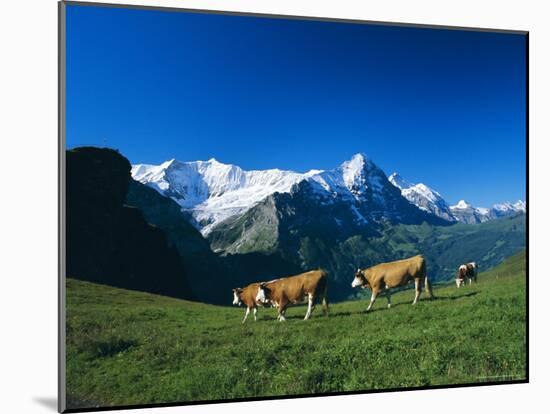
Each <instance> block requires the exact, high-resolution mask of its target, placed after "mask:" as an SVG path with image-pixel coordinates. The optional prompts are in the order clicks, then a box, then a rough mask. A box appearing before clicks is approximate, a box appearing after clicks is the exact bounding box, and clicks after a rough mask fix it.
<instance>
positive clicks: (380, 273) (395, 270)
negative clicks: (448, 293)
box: [351, 255, 434, 311]
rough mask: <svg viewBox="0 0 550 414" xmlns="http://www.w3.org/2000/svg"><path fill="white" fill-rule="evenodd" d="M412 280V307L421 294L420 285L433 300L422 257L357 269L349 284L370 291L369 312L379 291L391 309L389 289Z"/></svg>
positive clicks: (424, 261) (424, 260)
mask: <svg viewBox="0 0 550 414" xmlns="http://www.w3.org/2000/svg"><path fill="white" fill-rule="evenodd" d="M413 280H414V287H415V290H416V294H415V296H414V301H413V303H412V304H413V305H415V304H416V302H418V298H419V297H420V293H421V292H422V284H423V283H425V284H426V289H427V290H428V293H429V295H430V297H431V298H434V294H433V292H432V287H431V284H430V281H429V279H428V276H426V259H424V256H422V255H418V256H414V257H410V258H408V259H403V260H397V261H395V262H388V263H381V264H378V265H376V266H373V267H369V268H368V269H363V270H361V269H357V272H355V278H354V279H353V282H352V283H351V287H358V286H360V287H361V288H363V289H364V288H367V287H369V288H370V289H371V291H372V295H371V298H370V303H369V307H368V308H367V311H370V310H371V308H372V305H374V301H375V300H376V297H377V296H378V294H379V293H380V292H381V291H384V292H385V294H386V298H387V299H388V308H390V307H391V296H390V288H394V287H397V286H403V285H406V284H407V283H409V282H411V281H413Z"/></svg>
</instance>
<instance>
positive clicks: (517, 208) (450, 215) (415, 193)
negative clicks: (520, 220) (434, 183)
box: [388, 172, 526, 224]
mask: <svg viewBox="0 0 550 414" xmlns="http://www.w3.org/2000/svg"><path fill="white" fill-rule="evenodd" d="M388 180H389V181H390V182H391V183H392V184H393V185H394V186H396V187H397V188H399V189H400V190H401V194H402V195H403V197H405V198H406V199H407V200H409V201H410V202H411V203H413V204H414V205H416V206H417V207H418V208H420V209H422V210H424V211H428V212H430V213H432V214H435V215H436V216H438V217H441V218H443V219H445V220H448V221H460V222H462V223H468V224H475V223H483V222H485V221H488V220H492V219H496V218H500V217H507V216H512V215H516V214H519V213H525V212H526V204H525V202H524V201H521V200H518V201H517V202H516V203H514V204H512V203H509V202H505V203H502V204H495V205H493V206H492V207H490V208H485V207H474V206H473V205H471V204H470V203H468V202H467V201H465V200H460V201H459V202H458V203H457V204H455V205H452V206H449V204H448V203H447V202H446V201H445V200H444V199H443V197H441V195H440V194H439V193H438V192H437V191H435V190H434V189H432V188H430V187H428V186H427V185H425V184H423V183H419V184H412V183H409V182H408V181H406V180H405V179H404V178H403V177H401V176H400V175H399V174H398V173H396V172H394V173H393V174H391V175H390V176H389V177H388Z"/></svg>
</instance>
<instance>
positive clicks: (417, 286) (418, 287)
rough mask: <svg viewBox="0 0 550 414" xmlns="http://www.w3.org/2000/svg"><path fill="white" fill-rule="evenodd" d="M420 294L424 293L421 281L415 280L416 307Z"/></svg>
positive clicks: (414, 303) (414, 302)
mask: <svg viewBox="0 0 550 414" xmlns="http://www.w3.org/2000/svg"><path fill="white" fill-rule="evenodd" d="M420 292H422V286H421V283H420V279H414V301H413V305H416V302H418V298H420Z"/></svg>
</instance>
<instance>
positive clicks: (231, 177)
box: [132, 158, 317, 234]
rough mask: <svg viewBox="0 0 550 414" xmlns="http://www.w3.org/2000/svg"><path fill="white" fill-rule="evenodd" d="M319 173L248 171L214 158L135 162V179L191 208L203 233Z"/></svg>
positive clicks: (273, 170)
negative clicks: (154, 162) (160, 162)
mask: <svg viewBox="0 0 550 414" xmlns="http://www.w3.org/2000/svg"><path fill="white" fill-rule="evenodd" d="M315 173H317V171H310V172H307V173H305V174H299V173H295V172H293V171H282V170H279V169H270V170H262V171H244V170H243V169H241V168H240V167H238V166H236V165H231V164H223V163H221V162H218V161H217V160H215V159H213V158H212V159H210V160H208V161H192V162H180V161H177V160H170V161H166V162H164V163H162V164H160V165H146V164H137V165H134V166H132V177H133V178H134V180H136V181H139V182H141V183H143V184H146V185H148V186H150V187H152V188H154V189H156V190H157V191H158V192H160V193H161V194H163V195H165V196H167V197H171V198H172V199H173V200H175V201H176V202H177V203H178V204H179V205H180V206H182V207H183V208H184V209H185V210H189V211H190V212H191V213H192V215H193V217H194V219H195V220H196V221H197V224H198V227H199V228H200V229H201V232H202V233H203V234H207V233H208V232H209V230H210V229H211V228H212V227H213V226H214V225H215V224H217V223H219V222H221V221H223V220H225V219H226V218H228V217H231V216H234V215H238V214H242V213H244V212H245V211H246V210H248V209H249V208H250V207H251V206H253V205H255V204H257V203H258V202H260V201H261V200H263V199H264V198H265V197H267V196H269V195H270V194H273V193H275V192H280V193H285V192H288V191H290V189H291V187H292V186H293V185H294V184H296V183H298V182H300V181H302V180H304V179H305V178H307V177H308V176H311V175H312V174H315Z"/></svg>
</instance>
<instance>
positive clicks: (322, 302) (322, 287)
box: [320, 270, 328, 316]
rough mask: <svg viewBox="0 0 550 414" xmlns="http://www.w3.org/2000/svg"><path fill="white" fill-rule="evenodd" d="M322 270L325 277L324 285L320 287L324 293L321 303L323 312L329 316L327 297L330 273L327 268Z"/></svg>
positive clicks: (322, 293)
mask: <svg viewBox="0 0 550 414" xmlns="http://www.w3.org/2000/svg"><path fill="white" fill-rule="evenodd" d="M322 272H323V279H322V281H323V282H322V283H323V286H321V289H320V290H321V295H322V299H321V304H322V305H323V313H324V314H325V316H328V299H327V292H328V274H327V272H326V271H325V270H323V271H322Z"/></svg>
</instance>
